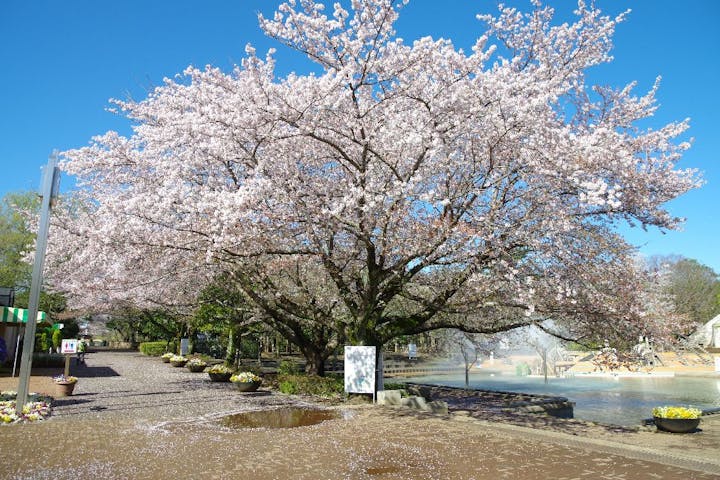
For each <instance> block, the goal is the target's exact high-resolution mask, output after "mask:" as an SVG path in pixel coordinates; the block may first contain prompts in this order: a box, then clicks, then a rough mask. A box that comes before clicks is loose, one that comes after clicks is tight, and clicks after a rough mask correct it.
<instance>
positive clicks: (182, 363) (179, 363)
mask: <svg viewBox="0 0 720 480" xmlns="http://www.w3.org/2000/svg"><path fill="white" fill-rule="evenodd" d="M186 363H187V360H176V361H174V362H173V361H170V365H172V366H173V367H184V366H185V364H186Z"/></svg>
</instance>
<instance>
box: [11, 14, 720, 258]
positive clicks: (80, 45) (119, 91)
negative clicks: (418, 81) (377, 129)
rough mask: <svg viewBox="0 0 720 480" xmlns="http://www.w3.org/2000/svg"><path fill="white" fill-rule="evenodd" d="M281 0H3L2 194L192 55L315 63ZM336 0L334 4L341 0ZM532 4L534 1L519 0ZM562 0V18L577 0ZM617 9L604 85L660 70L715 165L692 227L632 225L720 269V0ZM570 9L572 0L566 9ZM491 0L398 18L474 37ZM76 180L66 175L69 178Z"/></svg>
mask: <svg viewBox="0 0 720 480" xmlns="http://www.w3.org/2000/svg"><path fill="white" fill-rule="evenodd" d="M278 3H279V2H276V1H275V0H235V1H221V0H208V1H202V2H199V1H196V0H173V1H170V0H166V1H161V0H153V1H146V0H123V1H116V2H101V1H97V0H72V1H57V0H34V1H26V0H3V1H0V195H4V194H5V193H6V192H9V191H21V190H36V189H37V188H38V185H39V182H40V167H41V166H42V165H43V164H45V163H46V161H47V157H48V155H49V154H50V153H51V152H52V150H53V149H55V148H57V149H59V150H65V149H69V148H75V147H80V146H83V145H86V144H87V143H88V141H89V140H90V138H91V137H92V136H93V135H96V134H100V133H104V132H105V131H107V130H118V131H120V132H121V133H127V132H128V122H127V121H125V120H124V119H123V118H121V117H117V116H115V115H113V114H111V113H108V112H106V111H105V108H106V107H107V105H108V99H109V98H111V97H114V98H126V97H128V96H131V97H133V98H135V99H141V98H144V97H145V96H146V93H147V92H148V90H149V89H151V88H152V87H153V86H154V85H158V84H160V83H161V82H162V79H163V77H171V76H173V75H175V74H177V73H179V72H181V71H182V70H183V69H184V68H185V67H187V66H188V65H190V64H192V65H196V66H204V65H206V64H212V65H215V66H219V67H221V68H223V69H226V70H227V69H230V68H231V66H232V65H234V64H235V63H238V62H239V61H240V59H241V58H242V56H243V54H244V46H245V44H246V43H248V42H250V43H252V44H253V45H254V46H255V47H256V48H257V49H258V52H264V51H265V50H267V48H269V47H276V48H278V54H277V58H278V70H279V73H281V74H283V73H287V72H289V71H292V70H294V71H298V72H304V71H307V70H308V69H309V68H311V67H309V66H308V64H307V62H305V61H304V59H303V58H302V57H300V56H299V55H297V54H295V53H293V52H289V51H288V50H286V49H285V48H284V47H282V46H281V45H277V44H276V42H274V41H272V40H270V39H268V38H265V37H264V36H263V35H262V32H261V31H260V29H259V28H258V26H257V20H256V13H257V12H258V11H262V12H264V13H266V14H268V15H269V14H271V13H272V11H274V8H275V6H276V5H277V4H278ZM330 3H332V2H330ZM506 3H512V4H518V5H523V6H527V5H529V1H520V0H513V1H511V2H506ZM550 3H552V4H557V5H562V9H563V12H560V14H561V16H562V18H563V19H567V18H568V12H569V11H570V10H571V9H572V7H571V4H572V2H571V1H569V0H555V1H551V2H550ZM596 4H597V5H599V6H600V7H601V8H603V9H604V10H606V11H607V12H608V13H612V14H615V13H618V12H620V11H622V10H625V9H627V8H631V9H632V10H633V12H632V13H631V15H630V18H629V20H628V21H627V22H626V23H624V24H622V25H621V26H620V27H619V29H618V31H617V33H616V36H615V50H614V55H615V62H613V63H612V64H610V65H605V66H602V67H598V68H596V69H595V70H593V71H592V73H591V75H592V79H593V80H594V81H596V82H598V83H603V84H609V85H616V86H620V85H624V84H625V83H627V82H629V81H631V80H638V82H639V88H638V93H644V91H646V90H647V89H648V88H649V87H650V86H651V85H652V82H653V81H654V79H655V77H656V76H657V75H662V77H663V82H662V84H661V88H660V92H659V95H658V97H659V100H660V110H659V112H658V113H657V114H656V117H655V118H654V119H653V121H652V122H651V124H653V125H660V124H662V123H666V122H668V121H671V120H681V119H684V118H686V117H690V118H691V119H692V123H691V130H690V134H689V135H690V136H692V137H694V138H695V143H694V146H693V148H692V149H691V150H690V152H689V153H688V154H687V155H686V156H685V157H684V160H683V162H682V163H681V166H682V167H696V168H698V169H700V170H701V171H703V172H704V177H705V179H706V181H707V184H706V185H705V186H704V187H703V188H702V189H700V190H696V191H694V192H691V193H689V194H688V195H686V196H684V197H682V198H681V199H678V200H676V201H674V202H672V204H671V205H670V210H671V212H672V213H673V214H675V215H678V216H682V217H687V219H688V220H687V223H686V224H685V227H684V231H682V232H670V233H667V234H664V235H663V234H661V233H659V232H657V231H656V230H653V231H651V232H649V233H643V232H642V231H637V232H634V231H633V232H627V234H626V236H627V238H628V239H629V240H630V241H631V242H632V243H634V244H636V245H639V246H640V250H641V252H643V253H644V254H648V255H652V254H671V253H675V254H681V255H684V256H687V257H690V258H695V259H697V260H699V261H700V262H702V263H704V264H706V265H709V266H710V267H712V268H713V269H715V271H717V272H720V248H718V245H720V241H719V240H718V239H720V220H718V219H719V218H720V215H719V210H720V194H719V192H720V190H719V189H718V185H719V184H720V166H718V162H717V161H716V159H717V156H718V152H719V151H720V91H719V90H720V78H719V77H720V2H719V1H716V0H687V1H683V2H679V1H677V0H635V1H630V0H596ZM558 8H560V7H558ZM494 11H496V9H495V2H494V1H490V0H474V1H471V0H446V1H443V2H440V1H437V0H411V1H410V4H409V5H408V6H407V7H405V9H404V10H403V12H402V14H401V18H400V21H399V22H398V24H397V30H398V35H399V36H401V37H403V38H404V39H405V40H406V41H407V42H409V41H410V40H412V39H414V38H417V37H420V36H423V35H432V36H433V37H436V38H437V37H445V38H451V39H453V41H454V42H455V44H456V45H458V46H461V47H465V48H467V47H468V46H469V45H470V44H471V43H472V40H473V39H474V38H475V37H477V35H478V33H479V32H480V31H481V29H482V24H481V23H480V22H478V21H477V20H475V14H476V13H480V12H494ZM69 183H70V182H69V181H68V180H67V179H66V180H65V183H64V185H65V187H67V186H68V184H69Z"/></svg>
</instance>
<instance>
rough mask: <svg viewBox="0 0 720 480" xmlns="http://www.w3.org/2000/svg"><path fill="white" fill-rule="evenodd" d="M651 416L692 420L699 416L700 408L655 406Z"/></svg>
mask: <svg viewBox="0 0 720 480" xmlns="http://www.w3.org/2000/svg"><path fill="white" fill-rule="evenodd" d="M652 414H653V417H658V418H672V419H685V420H694V419H696V418H700V416H701V415H702V410H700V409H699V408H686V407H671V406H666V407H655V408H653V411H652Z"/></svg>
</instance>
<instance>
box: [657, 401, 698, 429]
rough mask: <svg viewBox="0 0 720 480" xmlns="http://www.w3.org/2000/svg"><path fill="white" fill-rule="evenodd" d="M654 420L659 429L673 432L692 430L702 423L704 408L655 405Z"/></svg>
mask: <svg viewBox="0 0 720 480" xmlns="http://www.w3.org/2000/svg"><path fill="white" fill-rule="evenodd" d="M652 413H653V421H654V422H655V426H657V428H658V430H663V431H665V432H673V433H688V432H692V431H693V430H695V429H696V428H697V426H698V425H699V424H700V416H702V410H700V409H698V408H686V407H672V406H666V407H655V408H653V412H652Z"/></svg>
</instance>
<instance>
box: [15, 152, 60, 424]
mask: <svg viewBox="0 0 720 480" xmlns="http://www.w3.org/2000/svg"><path fill="white" fill-rule="evenodd" d="M58 178H59V177H58V169H57V152H53V154H52V155H51V156H50V158H49V160H48V163H47V166H46V167H45V171H44V172H43V180H42V185H41V187H40V188H41V191H40V195H41V196H42V206H41V208H40V225H39V226H38V234H37V240H36V242H35V264H34V265H33V272H32V283H31V284H30V301H29V305H28V320H27V323H26V324H25V338H24V339H23V352H22V359H21V361H20V383H19V384H18V392H17V405H16V411H17V413H18V415H20V414H22V408H23V406H24V405H25V404H26V403H27V397H28V386H29V383H30V370H31V369H32V356H33V350H34V349H35V328H36V326H37V315H38V306H39V304H40V290H41V289H42V273H43V263H45V249H46V248H47V237H48V230H49V228H50V208H51V201H52V200H53V198H55V196H57V180H58Z"/></svg>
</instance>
